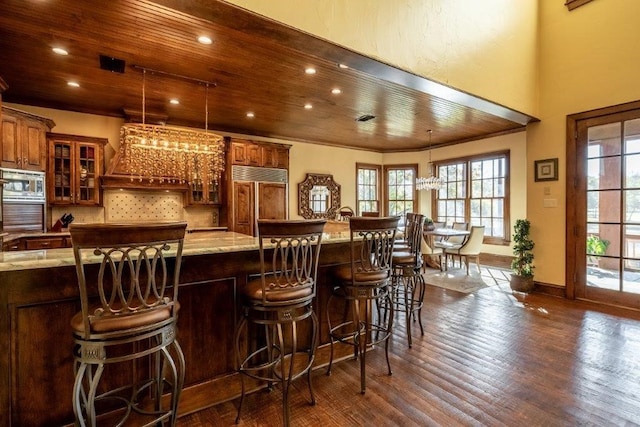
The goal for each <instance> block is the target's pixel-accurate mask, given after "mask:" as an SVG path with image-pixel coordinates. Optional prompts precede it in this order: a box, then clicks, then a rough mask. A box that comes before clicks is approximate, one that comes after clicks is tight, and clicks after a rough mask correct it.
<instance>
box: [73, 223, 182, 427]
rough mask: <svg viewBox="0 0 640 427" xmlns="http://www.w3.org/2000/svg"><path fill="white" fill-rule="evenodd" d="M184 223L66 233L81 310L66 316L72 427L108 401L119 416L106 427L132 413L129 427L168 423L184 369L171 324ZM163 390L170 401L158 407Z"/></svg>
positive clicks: (77, 227)
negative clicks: (70, 334)
mask: <svg viewBox="0 0 640 427" xmlns="http://www.w3.org/2000/svg"><path fill="white" fill-rule="evenodd" d="M186 226H187V224H186V223H184V222H181V223H162V224H145V225H115V224H72V225H71V227H70V228H69V233H70V234H71V242H72V244H73V253H74V256H75V263H76V272H77V276H78V286H79V291H80V304H81V308H82V310H81V311H80V312H78V313H77V314H76V315H75V316H74V317H73V318H72V319H71V328H72V331H73V338H74V340H75V346H74V351H73V355H74V358H75V363H74V371H75V384H74V386H73V411H74V413H75V416H76V425H80V426H85V425H89V426H95V425H96V421H97V416H98V414H97V411H96V402H99V401H112V402H111V403H110V406H107V407H108V409H109V411H114V414H117V415H118V416H119V415H121V417H120V421H116V422H111V421H110V422H109V424H110V425H123V424H124V422H125V420H126V419H127V418H128V417H129V416H130V415H132V413H133V412H135V413H136V421H135V423H136V424H137V425H143V424H144V425H156V424H159V423H163V424H164V423H166V424H168V425H170V426H173V425H175V421H176V415H177V408H178V400H179V398H180V392H181V390H182V385H183V383H184V371H185V362H184V356H183V354H182V350H181V348H180V345H179V344H178V341H177V340H176V334H177V331H176V322H177V318H178V317H177V316H178V311H179V308H180V305H179V304H178V278H179V275H180V263H181V258H182V246H183V241H184V235H185V229H186ZM125 362H129V363H125ZM116 364H117V368H109V369H107V372H108V373H110V374H114V373H117V377H118V378H116V379H113V378H111V379H109V381H104V382H101V379H102V374H103V372H104V371H105V367H106V366H108V365H116ZM122 383H125V385H123V386H120V385H121V384H122ZM113 384H118V386H116V387H114V388H112V389H109V390H106V388H107V386H108V385H113ZM167 386H168V391H169V393H170V395H171V397H170V399H169V405H168V406H167V407H166V408H163V406H162V400H163V399H162V395H163V394H164V393H165V391H166V389H165V387H167ZM107 405H109V402H107ZM117 411H121V412H117Z"/></svg>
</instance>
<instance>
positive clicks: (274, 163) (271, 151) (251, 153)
mask: <svg viewBox="0 0 640 427" xmlns="http://www.w3.org/2000/svg"><path fill="white" fill-rule="evenodd" d="M289 148H290V146H289V145H285V144H272V143H267V142H260V143H257V142H254V141H250V140H245V139H231V143H230V150H231V164H232V165H241V166H256V167H265V168H280V169H288V168H289Z"/></svg>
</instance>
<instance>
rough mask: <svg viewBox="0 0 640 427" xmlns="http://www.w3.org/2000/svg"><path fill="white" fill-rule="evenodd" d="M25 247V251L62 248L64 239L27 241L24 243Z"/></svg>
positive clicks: (49, 238)
mask: <svg viewBox="0 0 640 427" xmlns="http://www.w3.org/2000/svg"><path fill="white" fill-rule="evenodd" d="M25 246H26V247H25V249H27V250H29V249H56V248H64V247H65V239H64V237H55V238H51V237H46V238H36V239H27V241H26V242H25Z"/></svg>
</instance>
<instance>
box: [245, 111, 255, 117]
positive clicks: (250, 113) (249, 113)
mask: <svg viewBox="0 0 640 427" xmlns="http://www.w3.org/2000/svg"><path fill="white" fill-rule="evenodd" d="M255 116H256V115H255V114H253V113H252V112H251V111H249V112H248V113H247V117H249V118H250V119H253V118H254V117H255Z"/></svg>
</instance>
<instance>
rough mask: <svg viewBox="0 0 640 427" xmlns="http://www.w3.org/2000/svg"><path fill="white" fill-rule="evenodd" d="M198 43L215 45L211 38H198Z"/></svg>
mask: <svg viewBox="0 0 640 427" xmlns="http://www.w3.org/2000/svg"><path fill="white" fill-rule="evenodd" d="M198 41H199V42H200V43H202V44H211V43H213V41H212V40H211V39H210V38H209V37H207V36H200V37H198Z"/></svg>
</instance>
